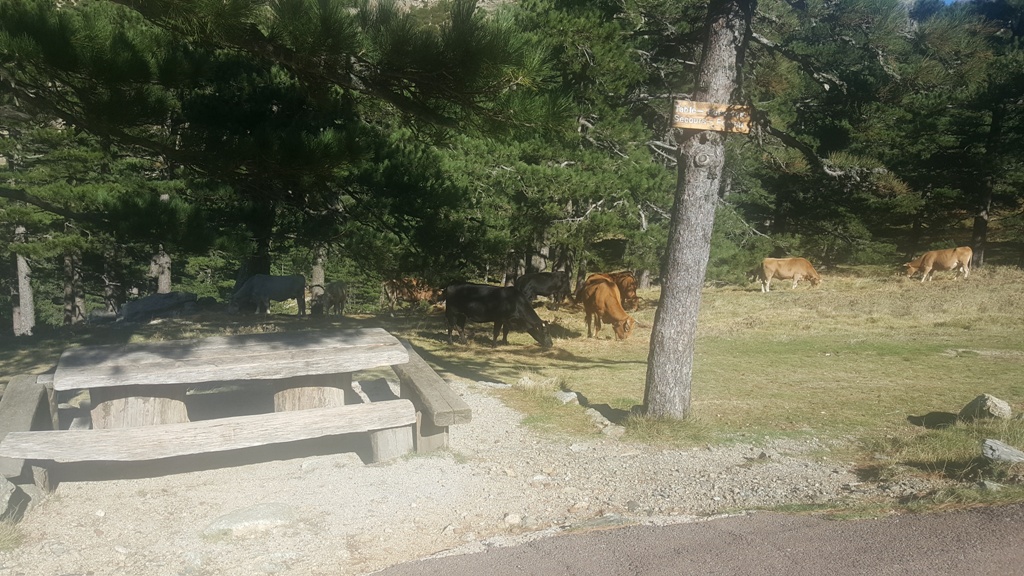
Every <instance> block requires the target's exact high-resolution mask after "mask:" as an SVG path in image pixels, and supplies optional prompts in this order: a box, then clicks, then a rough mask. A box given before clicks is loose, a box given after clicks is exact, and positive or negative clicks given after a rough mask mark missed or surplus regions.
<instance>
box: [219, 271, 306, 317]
mask: <svg viewBox="0 0 1024 576" xmlns="http://www.w3.org/2000/svg"><path fill="white" fill-rule="evenodd" d="M291 298H295V302H296V303H297V304H298V306H299V316H304V315H305V314H306V277H305V276H303V275H302V274H293V275H291V276H269V275H267V274H253V275H252V276H250V277H249V278H248V279H247V280H246V281H245V282H243V283H242V286H241V288H239V289H238V290H237V291H235V293H234V294H232V295H231V301H230V303H229V304H228V311H230V312H237V311H238V310H239V309H240V308H241V307H243V306H255V307H256V312H257V313H259V312H262V313H264V314H269V313H270V301H271V300H277V301H280V300H288V299H291Z"/></svg>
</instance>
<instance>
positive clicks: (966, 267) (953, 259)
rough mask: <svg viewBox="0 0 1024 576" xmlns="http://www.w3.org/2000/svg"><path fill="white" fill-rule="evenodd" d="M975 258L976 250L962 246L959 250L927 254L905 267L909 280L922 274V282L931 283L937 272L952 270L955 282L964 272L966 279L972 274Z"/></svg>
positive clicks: (951, 249) (952, 249)
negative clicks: (972, 260)
mask: <svg viewBox="0 0 1024 576" xmlns="http://www.w3.org/2000/svg"><path fill="white" fill-rule="evenodd" d="M973 257H974V250H971V247H970V246H960V247H959V248H947V249H945V250H932V251H931V252H925V253H924V254H922V255H921V257H920V258H918V259H917V260H914V261H911V262H907V263H906V264H904V265H903V266H904V267H906V269H907V278H912V277H913V276H914V274H917V273H918V272H920V273H921V282H924V281H925V280H928V281H929V282H930V281H931V279H932V276H934V275H935V271H936V270H939V271H942V270H952V271H953V279H954V280H955V279H956V277H957V276H959V275H960V272H961V271H963V273H964V279H966V278H967V275H968V274H970V273H971V258H973Z"/></svg>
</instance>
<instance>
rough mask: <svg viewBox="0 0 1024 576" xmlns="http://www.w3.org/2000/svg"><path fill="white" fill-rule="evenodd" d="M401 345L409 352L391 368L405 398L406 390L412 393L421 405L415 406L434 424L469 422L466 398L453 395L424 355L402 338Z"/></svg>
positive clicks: (469, 414) (453, 392)
mask: <svg viewBox="0 0 1024 576" xmlns="http://www.w3.org/2000/svg"><path fill="white" fill-rule="evenodd" d="M402 345H403V346H405V347H406V349H407V351H408V353H409V361H408V362H406V363H405V364H400V365H395V366H392V367H391V368H392V370H394V371H395V374H397V375H398V380H399V382H400V383H401V386H402V390H403V392H402V396H403V397H405V396H406V395H407V393H408V392H415V397H417V398H418V400H417V403H418V404H422V405H421V406H417V409H419V410H421V411H422V412H423V413H424V414H426V415H429V417H430V420H431V422H430V423H431V424H433V425H434V426H439V427H446V426H452V425H454V424H468V423H469V422H470V420H472V418H473V411H472V409H470V407H469V404H466V401H465V400H463V399H462V397H460V396H459V395H458V394H456V392H455V391H454V390H452V388H451V386H449V385H448V383H447V382H445V381H444V379H443V378H441V377H440V376H438V375H437V372H434V369H433V368H431V367H430V365H429V364H427V363H426V361H424V360H423V358H420V355H419V354H417V353H416V351H415V350H413V348H412V345H411V344H409V342H407V341H405V340H403V341H402ZM407 389H408V390H407Z"/></svg>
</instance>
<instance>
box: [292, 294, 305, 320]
mask: <svg viewBox="0 0 1024 576" xmlns="http://www.w3.org/2000/svg"><path fill="white" fill-rule="evenodd" d="M295 304H296V305H298V307H299V316H305V315H306V295H305V294H299V295H298V296H296V297H295Z"/></svg>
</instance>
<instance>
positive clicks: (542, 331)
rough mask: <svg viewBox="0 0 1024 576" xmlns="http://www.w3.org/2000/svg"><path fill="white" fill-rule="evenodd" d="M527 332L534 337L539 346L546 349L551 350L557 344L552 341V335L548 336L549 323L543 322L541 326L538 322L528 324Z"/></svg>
mask: <svg viewBox="0 0 1024 576" xmlns="http://www.w3.org/2000/svg"><path fill="white" fill-rule="evenodd" d="M526 331H527V332H529V333H530V336H533V339H534V340H536V341H537V343H538V344H540V345H541V346H543V347H545V348H551V347H552V346H554V345H555V343H554V342H552V341H551V335H550V334H548V323H547V322H543V321H541V322H540V323H539V324H538V323H536V322H527V323H526Z"/></svg>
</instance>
